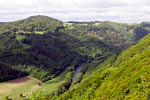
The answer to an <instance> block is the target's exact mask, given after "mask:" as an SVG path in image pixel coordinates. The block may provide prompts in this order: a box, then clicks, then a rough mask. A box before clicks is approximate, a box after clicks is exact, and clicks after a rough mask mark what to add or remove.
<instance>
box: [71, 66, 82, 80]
mask: <svg viewBox="0 0 150 100" xmlns="http://www.w3.org/2000/svg"><path fill="white" fill-rule="evenodd" d="M82 67H83V64H82V65H79V66H78V67H77V68H76V70H75V73H74V75H73V77H72V81H74V80H75V79H76V77H77V75H78V74H79V72H80V70H81V69H82Z"/></svg>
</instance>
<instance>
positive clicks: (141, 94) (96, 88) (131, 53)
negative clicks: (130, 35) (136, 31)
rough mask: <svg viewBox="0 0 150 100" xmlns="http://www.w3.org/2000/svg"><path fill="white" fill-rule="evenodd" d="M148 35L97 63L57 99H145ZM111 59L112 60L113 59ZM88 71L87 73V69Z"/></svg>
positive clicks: (149, 63)
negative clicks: (117, 53) (79, 81)
mask: <svg viewBox="0 0 150 100" xmlns="http://www.w3.org/2000/svg"><path fill="white" fill-rule="evenodd" d="M149 44H150V35H149V34H148V35H147V36H146V37H144V38H143V39H142V40H140V41H139V43H137V44H136V45H132V46H131V47H129V48H127V49H126V50H124V51H123V52H121V53H120V54H119V55H118V56H117V57H115V56H112V57H110V58H108V59H107V60H105V62H103V63H101V64H100V65H98V67H97V70H95V71H93V74H92V72H90V76H88V78H87V76H86V77H85V78H84V79H83V80H82V82H81V83H79V84H77V85H76V86H74V87H73V88H71V89H70V90H69V91H68V92H66V93H64V94H62V95H60V96H59V97H58V98H57V100H68V99H69V100H99V99H100V100H149V99H150V91H149V86H150V84H149V83H150V80H149V79H150V78H149V74H150V73H149V70H150V59H149V58H150V50H149V48H150V46H149ZM114 60H115V61H114ZM87 74H88V72H87Z"/></svg>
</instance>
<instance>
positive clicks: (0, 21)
mask: <svg viewBox="0 0 150 100" xmlns="http://www.w3.org/2000/svg"><path fill="white" fill-rule="evenodd" d="M31 16H47V17H51V16H48V15H39V14H38V15H31ZM31 16H28V17H25V18H21V19H18V20H13V21H0V23H9V22H16V21H20V20H24V19H27V18H29V17H31ZM51 18H54V19H57V20H60V21H62V22H81V23H82V22H113V23H127V24H139V23H142V22H150V21H142V22H137V23H136V22H135V23H132V22H115V21H109V20H68V21H63V20H62V19H58V18H55V17H51Z"/></svg>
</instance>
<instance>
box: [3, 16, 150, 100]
mask: <svg viewBox="0 0 150 100" xmlns="http://www.w3.org/2000/svg"><path fill="white" fill-rule="evenodd" d="M148 33H150V23H149V22H142V23H140V24H124V23H114V22H97V21H96V22H88V23H86V22H84V23H76V22H68V23H65V22H62V21H60V20H57V19H54V18H51V17H48V16H41V15H39V16H31V17H29V18H27V19H23V20H19V21H15V22H7V23H1V24H0V81H6V80H10V79H14V78H18V77H22V76H25V75H30V76H32V77H34V78H37V79H39V80H41V81H43V82H45V81H47V80H51V79H52V78H55V77H56V76H59V75H63V78H62V79H64V77H65V79H64V80H65V81H64V82H62V84H60V86H59V87H58V88H59V89H57V90H58V91H55V93H51V94H48V95H44V96H42V95H43V94H40V93H37V94H36V95H33V99H32V100H41V99H42V100H99V99H100V100H122V99H125V100H129V99H133V100H138V99H139V100H142V99H141V98H148V99H149V98H150V91H149V87H150V86H149V67H150V66H149V64H150V59H149V57H150V55H149V54H150V52H149V48H150V47H149V44H150V41H149V40H150V35H149V34H148ZM144 36H145V37H144ZM143 37H144V38H143ZM141 38H143V39H141ZM140 39H141V40H140ZM139 40H140V41H139ZM138 41H139V42H138ZM137 42H138V43H137ZM136 43H137V44H136ZM130 46H131V47H130ZM125 48H126V49H125ZM120 52H121V53H120ZM1 62H2V63H1ZM83 63H84V67H83V68H82V69H81V71H80V72H79V75H78V76H77V78H76V79H75V81H73V82H72V80H71V78H72V75H73V72H74V71H75V69H76V68H77V66H78V65H80V64H83ZM62 72H63V73H62ZM60 73H61V74H60ZM65 73H67V74H66V76H65V75H64V74H65ZM68 73H69V74H68ZM38 94H39V95H38Z"/></svg>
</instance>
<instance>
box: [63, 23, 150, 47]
mask: <svg viewBox="0 0 150 100" xmlns="http://www.w3.org/2000/svg"><path fill="white" fill-rule="evenodd" d="M64 27H65V28H66V29H65V32H72V33H78V32H79V33H82V35H88V36H93V37H96V38H98V39H100V40H101V41H103V42H104V43H107V44H108V45H111V46H114V47H117V48H124V47H127V46H129V45H131V44H134V43H136V42H137V41H138V40H139V39H141V38H142V37H144V36H145V35H147V34H148V33H149V32H150V23H148V22H143V23H141V24H125V23H114V22H69V23H64ZM76 36H77V34H76ZM78 36H79V35H78Z"/></svg>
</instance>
